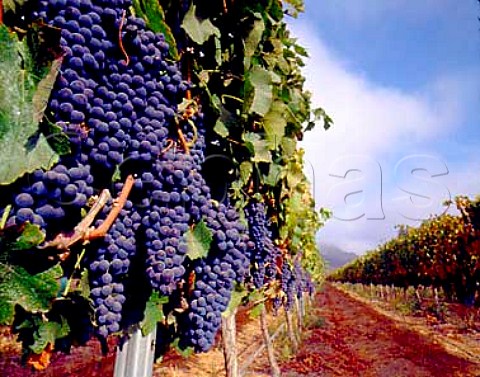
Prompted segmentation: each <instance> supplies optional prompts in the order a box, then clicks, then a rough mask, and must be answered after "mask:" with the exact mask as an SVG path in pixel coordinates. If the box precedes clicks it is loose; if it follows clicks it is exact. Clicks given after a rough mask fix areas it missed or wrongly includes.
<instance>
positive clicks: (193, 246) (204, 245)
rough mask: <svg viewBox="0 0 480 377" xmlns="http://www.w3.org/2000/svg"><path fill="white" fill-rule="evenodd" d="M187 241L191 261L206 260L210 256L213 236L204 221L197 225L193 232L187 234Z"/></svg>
mask: <svg viewBox="0 0 480 377" xmlns="http://www.w3.org/2000/svg"><path fill="white" fill-rule="evenodd" d="M186 239H187V248H188V250H187V255H188V257H189V258H190V259H191V260H195V259H198V258H205V257H206V256H207V255H208V252H209V250H210V245H211V243H212V240H213V236H212V232H211V231H210V229H208V228H207V225H206V224H205V223H204V222H203V220H202V221H200V222H199V223H198V224H197V225H195V228H193V230H189V231H188V232H187V234H186Z"/></svg>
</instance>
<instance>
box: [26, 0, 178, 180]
mask: <svg viewBox="0 0 480 377" xmlns="http://www.w3.org/2000/svg"><path fill="white" fill-rule="evenodd" d="M129 5H130V1H117V0H94V1H90V0H82V1H80V0H49V1H42V2H40V6H39V9H38V10H36V11H34V12H33V17H40V18H42V19H43V20H44V21H46V22H47V23H48V24H49V25H52V26H54V27H57V28H60V29H61V35H62V36H61V45H62V47H63V48H64V51H65V56H64V59H63V63H62V68H61V72H60V75H59V77H58V79H57V81H56V83H55V87H54V90H53V92H52V98H51V100H50V103H49V108H48V109H47V116H48V117H49V118H51V119H50V120H51V121H52V122H55V123H57V124H58V125H60V126H61V127H62V128H63V130H64V131H65V132H66V133H68V134H69V135H70V140H71V142H72V144H73V145H74V146H75V152H76V153H77V154H78V159H79V160H80V161H82V162H83V163H85V164H88V165H91V166H92V170H93V171H94V172H95V173H96V174H94V175H95V179H96V181H97V182H96V183H97V185H99V186H102V185H104V184H105V183H106V182H108V180H109V179H110V178H111V175H112V174H113V172H114V171H115V169H116V168H117V167H118V166H121V165H122V164H123V163H124V162H125V161H131V160H140V161H147V162H151V161H154V160H155V159H156V158H157V157H158V155H159V153H160V152H161V150H162V148H163V147H164V143H165V141H166V138H167V136H168V129H167V127H166V124H168V123H169V122H172V120H173V118H174V116H175V106H176V103H177V100H178V98H179V97H181V95H182V94H183V93H184V91H185V90H186V84H185V83H183V82H182V76H181V74H180V71H179V70H178V68H177V66H176V65H175V64H172V63H169V62H167V60H166V59H165V57H166V56H167V55H168V49H169V47H168V44H167V43H166V42H165V39H164V38H163V36H162V35H160V34H155V33H153V32H151V31H149V30H146V26H145V22H144V21H143V20H142V19H140V18H137V17H133V16H126V13H125V12H126V10H127V9H128V6H129ZM119 32H120V35H121V36H120V37H119ZM127 51H128V52H127ZM127 54H128V55H127ZM131 166H132V164H129V167H131ZM137 168H139V167H138V166H137Z"/></svg>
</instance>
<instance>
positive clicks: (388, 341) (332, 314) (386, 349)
mask: <svg viewBox="0 0 480 377" xmlns="http://www.w3.org/2000/svg"><path fill="white" fill-rule="evenodd" d="M315 306H316V314H317V315H318V316H319V317H320V318H323V320H324V322H323V323H322V322H321V321H318V323H317V326H315V327H314V328H312V329H311V330H310V332H309V334H308V338H307V339H306V340H305V341H304V343H303V345H302V347H301V349H300V352H299V353H298V354H297V355H296V357H294V358H293V359H291V360H289V361H288V362H283V363H282V364H281V366H282V372H283V374H284V376H285V377H293V376H299V375H307V376H322V377H333V376H341V377H413V376H414V377H439V376H441V377H457V376H458V377H460V376H461V377H464V376H465V377H478V376H480V364H478V363H474V362H471V361H468V360H465V359H462V358H459V357H457V356H454V355H452V354H450V353H448V352H447V351H446V350H445V349H444V348H443V347H442V346H441V345H439V344H438V343H436V342H435V341H434V340H432V339H430V338H427V337H425V336H423V335H420V334H419V333H417V332H415V331H412V330H411V329H408V328H407V327H406V326H405V325H403V324H402V323H401V322H398V321H394V320H392V319H390V318H388V317H387V316H385V315H382V314H380V313H379V312H378V311H376V310H375V309H373V308H372V307H370V306H369V305H367V304H365V303H362V302H360V301H358V300H356V299H354V298H352V297H351V296H349V295H347V294H346V293H344V292H342V291H340V290H338V289H337V288H335V287H333V286H331V285H329V284H326V285H325V286H324V287H323V290H322V291H321V292H319V293H318V294H317V298H316V305H315Z"/></svg>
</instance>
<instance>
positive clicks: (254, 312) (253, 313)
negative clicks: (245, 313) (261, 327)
mask: <svg viewBox="0 0 480 377" xmlns="http://www.w3.org/2000/svg"><path fill="white" fill-rule="evenodd" d="M264 307H265V304H264V303H263V302H262V303H260V304H257V305H255V306H254V307H253V308H252V309H251V310H250V313H249V317H250V318H252V319H255V318H258V317H260V314H262V311H263V308H264Z"/></svg>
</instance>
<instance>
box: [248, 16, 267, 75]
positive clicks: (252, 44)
mask: <svg viewBox="0 0 480 377" xmlns="http://www.w3.org/2000/svg"><path fill="white" fill-rule="evenodd" d="M253 16H254V17H255V20H254V21H253V26H252V30H250V33H249V34H248V36H247V38H246V39H245V57H244V66H245V70H248V69H249V68H250V64H251V59H252V56H253V55H254V54H255V51H256V50H257V47H258V45H259V43H260V42H261V40H262V35H263V32H264V31H265V22H263V18H262V15H261V14H260V13H254V15H253Z"/></svg>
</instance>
